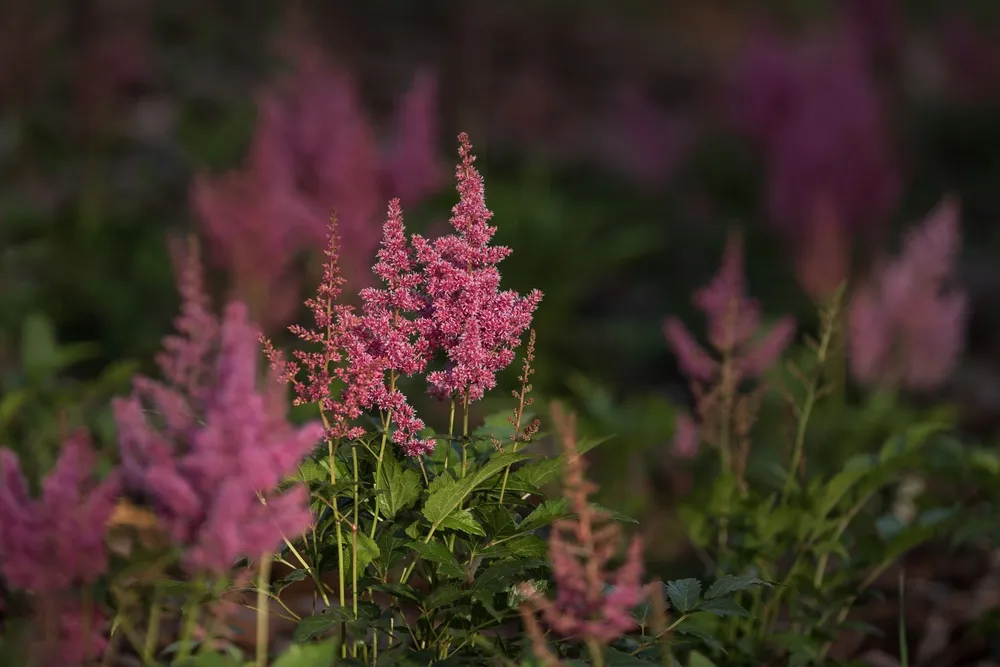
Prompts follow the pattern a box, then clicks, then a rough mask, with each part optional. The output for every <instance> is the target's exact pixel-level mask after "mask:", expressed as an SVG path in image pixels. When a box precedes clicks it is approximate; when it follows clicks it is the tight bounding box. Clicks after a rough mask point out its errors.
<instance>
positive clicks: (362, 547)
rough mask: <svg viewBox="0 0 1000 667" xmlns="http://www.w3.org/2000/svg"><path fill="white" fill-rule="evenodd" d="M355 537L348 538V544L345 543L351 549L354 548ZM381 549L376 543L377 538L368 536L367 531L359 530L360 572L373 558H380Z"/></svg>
mask: <svg viewBox="0 0 1000 667" xmlns="http://www.w3.org/2000/svg"><path fill="white" fill-rule="evenodd" d="M352 539H353V537H351V538H349V539H348V541H347V542H348V543H347V545H345V546H346V547H347V548H348V549H349V550H350V549H351V548H352V546H353V545H352V544H351V540H352ZM379 555H380V551H379V548H378V545H377V544H375V540H373V539H372V538H370V537H368V535H367V533H364V532H362V531H360V530H359V531H358V572H361V570H363V569H365V568H366V567H368V564H369V563H371V562H372V561H373V560H375V559H376V558H378V557H379Z"/></svg>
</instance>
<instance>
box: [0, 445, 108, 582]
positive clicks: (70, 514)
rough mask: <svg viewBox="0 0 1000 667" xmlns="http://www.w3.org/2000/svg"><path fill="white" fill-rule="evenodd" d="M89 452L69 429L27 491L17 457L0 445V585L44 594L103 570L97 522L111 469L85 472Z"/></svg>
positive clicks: (89, 467) (104, 509) (93, 460)
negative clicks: (35, 488) (38, 481)
mask: <svg viewBox="0 0 1000 667" xmlns="http://www.w3.org/2000/svg"><path fill="white" fill-rule="evenodd" d="M96 464H97V456H96V454H95V453H94V451H93V449H91V446H90V442H89V438H88V437H87V435H86V434H85V433H83V432H77V433H76V434H74V435H73V436H71V437H70V438H69V440H67V441H66V443H65V445H64V446H63V449H62V452H61V453H60V455H59V460H58V461H57V462H56V465H55V468H53V470H52V471H51V472H50V473H49V474H48V476H47V477H46V478H45V480H44V481H43V482H42V490H41V496H40V497H39V498H32V497H31V496H30V495H29V493H28V484H27V481H26V480H25V479H24V476H23V475H22V474H21V468H20V466H19V464H18V460H17V456H16V455H15V454H14V453H13V452H11V451H10V450H7V449H2V450H0V475H2V478H0V479H2V481H0V574H2V575H3V578H4V579H5V580H6V582H7V584H8V585H9V586H11V587H13V588H19V589H23V590H27V591H31V592H33V593H36V594H39V595H44V594H50V593H57V592H61V591H66V590H69V589H71V588H72V587H73V586H75V585H79V584H91V583H93V582H95V581H97V579H98V577H100V576H101V575H102V574H104V571H105V568H106V567H107V550H106V548H105V545H104V535H105V532H106V531H105V524H106V523H107V521H108V519H109V518H110V517H111V513H112V511H113V510H114V507H115V502H116V501H117V498H118V491H119V480H118V477H117V476H116V475H114V474H112V475H111V476H110V477H108V478H106V479H105V480H103V481H102V482H99V483H98V482H95V481H94V479H93V473H94V468H95V466H96Z"/></svg>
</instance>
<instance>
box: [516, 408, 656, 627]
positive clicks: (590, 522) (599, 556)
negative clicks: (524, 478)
mask: <svg viewBox="0 0 1000 667" xmlns="http://www.w3.org/2000/svg"><path fill="white" fill-rule="evenodd" d="M552 419H553V422H554V423H555V425H556V429H557V430H558V432H559V435H560V439H561V441H562V444H563V450H564V452H565V455H566V471H565V477H564V478H563V487H564V491H563V494H564V496H565V497H566V499H567V501H568V503H569V508H570V510H571V511H572V512H573V514H574V518H573V519H566V520H562V521H558V522H556V523H555V525H554V526H553V530H552V537H551V538H550V542H549V553H550V558H551V561H552V575H553V579H554V583H555V586H556V597H555V599H552V600H549V599H546V598H544V597H542V596H541V595H539V594H538V593H537V592H535V591H534V590H532V589H530V588H529V587H522V591H523V592H524V593H525V594H526V597H527V601H526V603H525V605H524V606H523V607H522V609H521V613H522V615H526V616H527V615H533V614H534V613H538V614H540V616H541V618H542V620H543V621H544V622H545V624H546V625H548V626H549V627H550V628H551V629H552V630H553V631H554V632H555V633H556V634H559V635H561V636H563V637H566V638H572V639H579V640H596V641H597V642H600V643H602V644H606V643H610V642H611V641H613V640H615V639H617V638H619V637H621V636H622V635H623V634H625V633H626V632H628V631H630V630H632V629H634V628H635V626H636V622H635V619H634V618H633V617H632V613H631V612H632V609H634V608H635V607H636V606H637V605H638V604H640V603H641V602H642V601H643V600H644V599H645V598H646V595H647V592H648V591H647V588H646V587H645V586H644V585H643V584H642V576H643V564H642V542H641V540H640V539H639V537H638V536H636V537H635V538H633V539H632V541H631V543H630V544H629V547H628V551H627V553H626V556H625V562H624V564H623V565H622V566H621V567H620V568H618V570H617V571H613V570H611V568H609V563H610V561H611V560H612V559H613V558H614V557H615V556H616V554H617V552H618V548H619V545H620V541H621V529H620V527H619V526H618V524H616V523H612V522H608V521H607V517H605V516H603V515H601V514H600V513H599V512H597V511H596V510H595V509H594V508H593V506H592V505H591V504H590V501H589V498H588V496H589V495H590V494H591V493H593V491H594V490H595V489H596V487H595V485H594V484H593V483H591V482H590V481H588V480H587V479H586V477H585V476H584V471H585V468H586V463H585V461H584V460H583V458H582V456H581V455H580V453H579V452H578V451H577V448H576V425H575V421H576V420H575V418H574V417H573V416H572V415H569V414H567V413H565V412H564V411H563V409H562V407H561V406H560V405H559V404H555V405H553V407H552Z"/></svg>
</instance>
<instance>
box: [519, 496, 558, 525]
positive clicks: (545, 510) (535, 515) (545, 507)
mask: <svg viewBox="0 0 1000 667" xmlns="http://www.w3.org/2000/svg"><path fill="white" fill-rule="evenodd" d="M567 516H570V513H569V501H568V500H566V499H565V498H557V499H555V500H545V501H542V502H541V503H540V504H539V505H538V507H536V508H535V509H533V510H532V511H531V514H529V515H528V516H526V517H524V519H523V520H522V521H521V525H519V526H518V532H525V533H530V532H531V531H533V530H538V529H539V528H541V527H543V526H547V525H549V524H550V523H552V522H554V521H558V520H559V519H563V518H565V517H567Z"/></svg>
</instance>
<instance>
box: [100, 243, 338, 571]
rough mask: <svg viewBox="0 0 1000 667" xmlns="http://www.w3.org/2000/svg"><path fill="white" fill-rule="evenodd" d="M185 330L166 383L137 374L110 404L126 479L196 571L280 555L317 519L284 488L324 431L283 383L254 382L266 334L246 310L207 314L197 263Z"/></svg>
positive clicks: (169, 344)
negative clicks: (290, 412) (290, 415)
mask: <svg viewBox="0 0 1000 667" xmlns="http://www.w3.org/2000/svg"><path fill="white" fill-rule="evenodd" d="M186 283H187V284H186V285H185V286H183V287H182V293H183V295H184V296H185V297H186V298H185V303H184V308H183V310H182V314H181V315H180V316H179V317H178V320H177V328H178V329H179V330H180V331H181V333H182V334H183V335H181V336H176V337H171V338H169V339H168V340H167V341H166V342H165V350H166V351H165V352H164V354H163V355H162V356H161V358H160V366H161V369H162V371H163V374H164V377H165V378H166V380H167V382H166V383H160V382H156V381H154V380H151V379H149V378H143V377H140V378H137V379H136V380H135V382H134V389H133V393H132V395H131V396H130V397H129V398H123V399H117V400H116V401H115V402H114V406H113V407H114V414H115V419H116V422H117V424H118V430H119V444H120V450H121V470H122V475H123V483H124V484H125V486H126V488H127V489H129V490H131V491H136V492H140V493H142V494H143V495H144V496H145V497H148V498H150V499H151V501H152V503H153V505H154V508H155V510H156V512H157V514H158V517H159V519H160V521H161V523H162V525H163V527H164V529H165V530H166V531H167V532H168V534H169V535H170V536H171V538H172V539H173V540H175V541H176V542H177V543H179V544H180V545H182V546H184V547H185V550H186V552H185V558H184V565H185V567H186V569H188V570H189V571H192V572H195V571H197V572H210V573H219V574H221V573H225V572H227V571H228V570H229V569H230V568H231V567H232V566H233V564H234V562H235V561H236V560H237V559H238V558H239V557H241V556H249V557H251V558H256V557H259V556H262V555H264V554H266V553H269V552H271V551H273V549H274V548H275V547H277V546H278V544H280V542H281V540H282V538H283V537H285V536H289V537H291V536H295V535H297V534H299V533H301V532H302V531H304V530H305V529H306V528H307V527H308V526H309V524H310V523H311V521H312V517H311V514H310V512H309V509H308V505H307V502H306V495H305V489H303V488H301V487H295V488H293V489H291V490H289V491H287V492H284V493H281V494H276V493H272V491H273V489H274V488H275V487H277V486H278V484H279V482H280V481H281V480H282V479H284V478H285V477H286V476H287V475H288V474H290V473H291V472H292V471H293V470H294V468H295V466H296V465H297V464H298V463H299V462H300V461H301V460H302V458H304V457H305V456H306V455H307V454H308V453H309V451H310V450H311V449H312V448H313V447H314V446H315V444H316V443H317V442H318V441H319V439H320V438H321V436H322V427H321V425H319V424H318V423H310V424H307V425H305V426H302V427H298V428H296V427H294V426H292V425H291V424H289V423H288V422H287V420H286V416H285V413H286V409H287V406H286V404H285V399H284V395H283V392H281V391H279V390H278V388H277V386H276V385H275V383H269V384H268V386H267V389H266V390H265V391H264V392H262V393H259V392H258V391H257V389H256V385H257V371H258V363H257V359H258V356H259V348H258V346H257V339H258V332H257V330H256V329H255V328H254V327H253V326H252V325H251V324H250V321H249V318H248V312H247V308H246V306H244V305H243V304H241V303H239V302H233V303H230V304H229V306H228V307H227V308H226V309H225V313H224V315H223V317H222V318H221V321H216V320H215V319H214V318H212V317H211V315H210V314H209V313H208V311H207V310H205V302H204V299H203V297H201V296H200V295H201V294H202V289H201V282H200V274H199V272H198V270H197V265H196V262H195V261H194V260H193V259H192V261H191V262H190V264H189V266H188V271H187V280H186Z"/></svg>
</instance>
